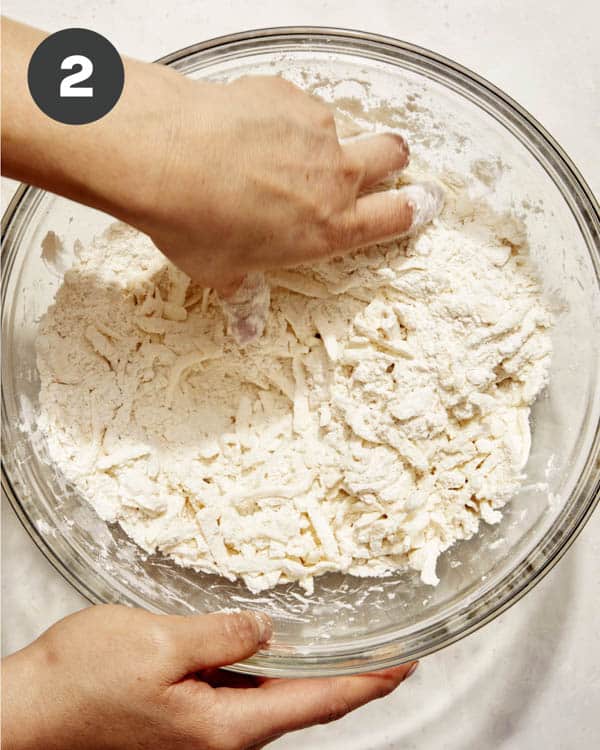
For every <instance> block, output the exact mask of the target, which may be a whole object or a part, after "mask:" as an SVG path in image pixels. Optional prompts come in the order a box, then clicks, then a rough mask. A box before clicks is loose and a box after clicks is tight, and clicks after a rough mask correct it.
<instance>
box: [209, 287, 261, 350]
mask: <svg viewBox="0 0 600 750" xmlns="http://www.w3.org/2000/svg"><path fill="white" fill-rule="evenodd" d="M219 300H220V302H221V307H222V308H223V312H224V314H225V319H226V320H227V328H228V332H229V333H230V334H231V335H232V336H233V338H234V339H235V340H236V342H237V343H238V344H239V345H240V346H246V344H250V343H252V342H253V341H255V340H256V339H258V338H260V336H262V334H263V331H264V330H265V326H266V324H267V318H268V316H269V306H270V304H271V290H270V287H269V285H268V284H267V280H266V278H265V276H264V274H262V273H249V274H248V275H247V276H244V278H243V279H242V281H241V283H240V284H239V286H238V287H237V288H236V289H235V290H232V289H231V288H230V289H229V290H228V291H227V292H226V293H221V294H219Z"/></svg>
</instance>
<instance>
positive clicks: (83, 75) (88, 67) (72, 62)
mask: <svg viewBox="0 0 600 750" xmlns="http://www.w3.org/2000/svg"><path fill="white" fill-rule="evenodd" d="M76 65H79V67H80V70H78V71H77V72H75V73H71V75H70V76H66V77H65V78H63V80H62V81H61V82H60V92H59V93H60V96H61V97H63V96H94V89H93V87H92V86H80V87H79V88H73V87H74V86H75V84H76V83H83V81H87V79H88V78H89V77H90V76H91V75H92V73H93V71H94V64H93V63H92V61H91V60H90V58H89V57H84V56H83V55H69V56H68V57H65V59H64V60H63V61H62V63H61V64H60V69H61V70H73V68H74V67H75V66H76Z"/></svg>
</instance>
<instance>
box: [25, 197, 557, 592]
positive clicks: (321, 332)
mask: <svg viewBox="0 0 600 750" xmlns="http://www.w3.org/2000/svg"><path fill="white" fill-rule="evenodd" d="M449 187H450V188H451V187H452V186H449ZM267 278H268V280H269V283H270V287H271V291H270V294H271V312H270V316H269V318H268V320H267V324H266V328H265V331H264V334H263V336H262V338H261V339H259V340H258V341H256V342H254V343H251V344H250V345H248V346H246V347H245V348H243V349H242V348H240V347H239V346H238V345H237V344H236V343H235V341H234V339H233V337H231V336H230V335H228V334H227V330H226V321H225V318H224V313H223V310H222V308H221V305H220V304H219V303H218V301H217V300H216V297H215V295H214V293H212V292H209V291H208V290H202V289H198V288H196V287H195V286H194V285H193V284H190V283H189V280H188V278H187V277H186V276H185V275H184V274H182V273H181V272H179V271H177V270H176V269H175V268H174V267H173V266H171V265H170V264H169V263H168V262H167V261H166V260H165V259H164V257H163V256H162V255H161V254H160V253H158V251H156V250H155V248H154V247H153V246H152V244H151V243H150V242H149V240H148V239H147V238H145V237H144V236H142V235H140V234H138V233H137V232H135V231H134V230H132V229H130V228H128V227H125V226H123V225H115V226H113V227H112V228H111V229H110V230H109V231H108V232H107V233H106V234H105V236H102V237H100V238H98V239H97V240H96V241H95V243H93V244H92V246H90V247H87V248H81V249H80V252H79V257H78V260H77V262H76V264H75V266H74V267H73V268H72V269H71V270H70V271H69V272H68V273H67V274H66V275H65V280H64V284H63V286H62V287H61V289H60V290H59V292H58V294H57V298H56V304H55V305H54V306H53V307H51V308H50V309H49V310H48V313H47V314H46V316H45V317H44V319H43V320H42V322H41V326H40V334H39V339H38V352H39V370H40V375H41V381H42V388H41V393H40V403H41V412H42V413H41V420H40V421H41V424H42V427H43V429H44V431H45V433H46V434H47V440H48V447H49V451H50V455H51V457H52V459H53V460H54V461H55V462H56V464H57V465H58V467H59V468H60V469H61V470H62V471H63V472H64V474H65V475H66V477H67V478H68V479H69V480H71V481H72V482H73V483H74V484H75V485H76V487H77V488H78V489H79V490H80V492H81V493H82V494H83V495H84V496H85V497H86V498H87V499H88V500H89V501H90V502H91V503H92V504H93V505H94V507H95V508H96V510H97V511H98V513H99V514H100V516H102V518H104V519H106V520H107V521H118V522H119V523H120V524H121V525H122V527H123V528H124V529H125V531H126V532H127V533H128V534H129V535H130V536H131V537H132V538H133V539H134V540H135V541H136V542H137V543H138V544H139V545H141V546H142V547H143V548H145V549H146V550H148V551H153V550H156V549H158V550H160V551H162V552H163V553H164V554H167V555H170V556H171V557H173V558H174V559H175V560H176V561H177V562H178V563H180V564H182V565H186V566H193V567H196V568H199V569H201V570H204V571H211V572H217V573H219V574H221V575H223V576H226V577H227V578H230V579H234V578H236V577H238V576H241V577H242V578H243V579H244V581H245V582H246V584H247V585H248V586H249V587H250V589H252V590H253V591H259V590H261V589H264V588H268V587H271V586H274V585H275V584H277V583H279V582H284V581H290V580H292V581H296V580H297V581H299V582H300V583H301V584H302V585H303V586H304V588H305V589H306V590H307V591H310V590H311V588H312V578H313V576H314V575H318V574H320V573H323V572H325V571H332V570H335V571H338V570H339V571H344V572H347V573H350V574H352V575H357V576H371V575H383V574H385V573H386V572H389V571H391V570H395V569H402V568H405V567H406V566H407V565H408V566H411V567H413V568H415V569H417V570H419V571H421V575H422V578H423V580H424V581H425V582H427V583H431V584H434V583H436V582H437V577H436V573H435V567H436V559H437V557H438V555H439V554H440V552H441V551H443V550H445V549H447V548H448V547H450V546H451V545H452V544H453V543H454V542H455V541H456V540H458V539H464V538H468V537H470V536H472V535H473V534H475V533H476V532H477V529H478V526H479V522H480V520H481V519H483V520H485V521H487V522H489V523H495V522H497V521H498V520H499V519H500V513H499V512H498V509H499V508H501V507H502V506H503V505H504V504H505V503H506V502H507V501H508V500H509V499H510V497H511V495H512V494H513V493H514V492H515V491H516V490H517V488H518V486H519V483H520V481H521V479H522V472H523V467H524V466H525V463H526V461H527V456H528V452H529V443H530V430H529V424H528V417H529V406H530V404H531V403H532V402H533V400H534V399H535V397H536V395H537V394H538V393H539V392H540V390H541V389H542V388H543V386H544V384H545V382H546V379H547V373H548V368H549V358H550V339H549V336H548V333H547V328H548V326H549V325H550V322H551V320H550V316H549V313H548V312H547V311H546V309H545V307H544V305H543V304H542V302H541V299H540V293H539V289H538V286H537V282H536V280H535V278H534V276H533V275H532V272H531V270H530V268H529V265H528V259H527V245H526V240H525V236H524V232H523V230H522V227H521V226H520V224H519V223H518V222H517V221H516V220H515V219H513V218H511V217H508V216H498V215H496V214H494V213H492V212H491V210H489V209H488V208H486V206H485V205H484V204H483V203H477V202H474V201H473V200H471V199H469V198H468V197H467V195H466V193H465V192H464V191H462V190H456V189H455V190H452V189H451V190H450V192H449V195H448V198H447V203H446V207H445V210H444V213H443V214H442V217H441V218H440V219H438V220H436V221H435V222H434V223H433V224H432V225H430V226H429V227H427V228H426V229H425V230H424V231H423V232H422V233H421V234H420V235H419V236H417V237H414V238H412V239H410V240H403V241H402V242H396V243H389V244H386V245H380V246H376V247H373V248H371V249H369V250H366V251H363V252H358V253H354V254H353V255H352V256H349V257H346V258H343V259H340V260H335V261H331V262H327V263H322V264H320V265H318V266H316V267H315V268H313V269H311V270H308V269H299V270H295V271H280V272H277V273H270V274H267Z"/></svg>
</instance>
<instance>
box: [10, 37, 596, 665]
mask: <svg viewBox="0 0 600 750" xmlns="http://www.w3.org/2000/svg"><path fill="white" fill-rule="evenodd" d="M162 62H163V63H166V64H167V65H170V66H172V67H173V68H175V69H177V70H179V71H181V72H182V73H184V74H186V75H190V76H194V77H201V76H202V77H211V78H217V79H227V78H232V77H236V76H239V75H242V74H246V73H271V74H272V73H277V72H282V73H283V74H285V75H286V76H287V77H289V78H291V79H292V80H295V81H298V82H299V83H301V84H302V85H304V86H305V87H306V88H309V89H310V90H311V91H313V92H314V93H316V94H319V95H321V96H323V97H324V98H326V99H330V100H335V101H336V102H337V104H338V107H339V109H340V110H341V111H342V113H344V112H345V114H346V115H347V116H348V117H350V118H356V117H364V119H365V121H367V122H369V121H370V122H374V121H377V122H378V123H380V124H383V125H384V126H388V127H389V126H391V127H396V128H399V129H400V130H401V131H404V132H406V134H407V136H408V138H409V139H410V142H411V146H412V153H413V161H414V162H415V163H416V164H417V165H420V166H421V167H427V166H428V164H429V161H428V160H430V159H432V158H434V159H435V164H432V165H431V170H432V171H434V170H436V169H441V168H442V166H443V167H444V169H452V170H454V172H455V173H456V174H458V175H460V174H461V173H463V177H464V176H467V177H468V178H469V180H471V181H472V182H473V184H474V185H475V186H476V187H478V188H479V189H480V190H481V191H483V193H486V191H487V193H486V194H487V195H488V197H489V199H490V200H493V201H494V202H496V203H497V204H498V205H499V206H500V207H501V206H505V207H510V208H511V209H512V210H513V211H517V212H520V213H521V214H523V215H524V219H525V222H526V225H527V230H528V234H529V239H530V243H531V252H532V254H533V257H534V259H535V263H536V265H537V268H538V270H539V274H540V277H541V281H542V284H543V287H544V291H545V293H546V296H547V299H548V300H549V303H550V305H551V306H552V307H553V309H554V310H555V312H556V326H555V328H554V330H553V333H552V335H553V343H554V356H553V362H552V372H551V380H550V385H549V387H548V388H547V390H546V392H545V393H544V394H543V395H542V396H541V397H540V398H539V399H538V401H537V402H536V404H535V406H534V409H533V415H532V429H533V442H532V448H531V455H530V459H529V462H528V464H527V469H526V471H527V479H526V481H525V483H524V486H523V488H522V490H521V491H520V492H519V494H518V495H517V496H516V497H515V498H514V499H513V501H512V502H511V503H510V504H509V506H507V508H506V510H505V514H504V519H503V521H502V522H501V523H500V524H499V525H496V526H488V525H486V524H482V528H481V533H480V534H479V535H478V536H477V537H476V538H474V539H472V540H470V541H467V542H463V543H460V544H458V545H456V546H455V547H454V548H453V549H451V550H450V551H449V552H447V553H446V554H445V555H444V556H443V557H442V558H441V560H440V562H439V567H438V572H439V574H440V577H441V583H440V584H439V586H438V587H437V588H432V587H429V586H425V585H423V584H422V583H420V582H419V580H418V578H417V576H416V575H415V574H412V573H403V574H398V575H394V576H390V577H389V578H383V579H357V578H352V577H345V576H341V575H326V576H323V577H321V578H319V579H317V581H316V586H315V593H314V595H313V596H312V597H306V596H304V595H303V594H302V592H301V590H300V589H299V588H298V587H297V586H293V585H286V586H280V587H278V588H276V589H275V590H273V591H270V592H265V593H262V594H260V595H257V596H252V595H251V594H249V592H248V590H247V589H246V588H245V587H244V586H243V584H241V583H231V582H228V581H226V580H224V579H222V578H218V577H215V576H209V575H204V574H200V573H196V572H193V571H190V570H186V569H184V568H180V567H177V566H176V565H175V564H174V563H172V562H171V561H169V560H168V559H167V558H165V557H162V556H161V555H150V556H149V555H147V554H145V553H144V552H142V550H140V549H139V548H138V547H137V546H136V545H135V544H133V543H132V542H131V541H129V540H128V539H127V538H126V537H125V535H124V534H123V532H122V531H121V530H120V529H119V528H118V527H115V526H109V525H107V524H105V523H104V522H102V521H101V520H100V519H99V518H98V517H97V516H96V514H95V513H94V511H93V510H92V508H91V507H90V506H89V505H88V504H87V503H86V502H85V501H84V500H83V499H82V498H81V497H80V496H78V494H77V493H76V492H75V491H74V490H73V488H72V487H69V486H68V485H67V484H66V483H65V482H64V480H63V479H62V478H61V476H60V474H59V473H58V472H57V471H56V470H55V469H54V467H53V466H52V464H51V462H49V460H48V457H47V454H46V451H45V447H44V440H43V437H41V436H40V435H39V433H38V432H37V431H36V408H37V394H38V390H39V382H38V375H37V369H36V362H35V351H34V339H35V335H36V326H37V322H38V320H39V318H40V316H41V315H42V314H43V313H44V311H45V310H46V308H47V307H48V305H49V304H50V302H51V300H52V297H53V295H54V293H55V291H56V289H57V287H58V285H59V284H60V281H61V274H62V271H63V270H64V268H66V267H67V266H68V265H69V264H70V262H71V258H72V247H73V242H74V241H75V239H80V240H81V241H82V242H86V241H88V240H89V239H90V238H91V237H92V236H93V235H94V234H97V233H99V232H100V231H102V229H103V228H104V227H105V226H106V225H107V223H109V222H110V221H111V219H110V217H107V216H105V215H103V214H101V213H98V212H96V211H93V210H91V209H88V208H85V207H82V206H80V205H76V204H74V203H71V202H70V201H67V200H65V199H63V198H59V197H56V196H54V195H50V194H48V193H45V192H43V191H41V190H37V189H34V188H31V187H25V186H22V187H20V188H19V190H18V191H17V193H16V195H15V197H14V199H13V201H12V203H11V204H10V206H9V208H8V210H7V212H6V215H5V217H4V226H3V229H4V242H3V249H2V259H3V265H4V276H3V281H2V305H3V307H2V322H3V353H4V357H3V362H2V379H3V385H4V388H3V396H2V409H3V428H2V437H3V440H4V448H5V450H4V459H3V474H2V481H3V488H4V490H5V492H6V494H7V495H8V498H9V500H10V502H11V504H12V506H13V508H14V510H15V512H16V513H17V515H18V516H19V518H20V519H21V521H22V522H23V524H24V526H25V528H26V529H27V530H28V532H29V533H30V535H31V537H32V538H33V540H34V541H35V543H36V544H37V545H38V547H39V548H40V549H41V550H42V551H43V553H44V554H45V555H46V557H47V558H48V560H49V561H50V562H51V563H52V564H53V565H54V566H55V567H56V568H57V569H58V570H59V571H60V572H61V573H62V574H63V575H64V577H65V578H66V579H67V580H68V581H70V582H71V583H72V584H73V585H74V586H75V587H76V588H77V589H78V591H80V592H81V593H82V594H83V595H85V596H86V597H88V599H90V600H91V601H93V602H122V603H126V604H130V605H137V606H142V607H146V608H148V609H149V610H153V611H158V612H169V613H190V612H204V611H210V610H220V609H224V608H232V607H241V606H245V607H250V608H260V609H262V610H265V611H267V612H269V613H270V614H271V615H272V617H273V619H274V625H275V637H274V642H273V645H272V646H270V647H269V648H268V649H266V650H264V651H261V652H259V653H258V654H256V655H255V656H254V657H252V658H251V659H248V660H247V661H245V662H243V663H242V664H239V665H236V668H237V669H239V670H240V671H244V672H249V673H254V674H262V675H270V676H284V675H287V676H290V675H318V674H320V675H323V674H342V673H350V672H360V671H366V670H371V669H379V668H384V667H388V666H391V665H393V664H398V663H400V662H402V661H406V660H409V659H414V658H418V657H422V656H424V655H425V654H428V653H430V652H432V651H435V650H436V649H439V648H442V647H443V646H445V645H447V644H449V643H452V642H453V641H455V640H457V639H459V638H462V637H463V636H465V635H467V634H468V633H470V632H472V631H473V630H475V629H476V628H478V627H480V626H481V625H482V624H484V623H486V622H488V621H490V620H491V619H493V618H494V617H496V616H497V615H498V614H499V613H500V612H502V611H503V610H504V609H506V608H507V607H508V606H510V605H511V604H513V603H514V602H516V601H518V600H519V599H520V598H521V596H523V594H524V593H525V592H526V591H528V590H529V589H530V588H531V587H532V586H533V585H534V584H535V583H537V582H538V581H539V580H540V579H541V578H542V577H543V575H544V574H545V573H546V572H547V571H548V570H549V569H550V568H551V567H552V566H553V565H554V564H555V563H556V561H557V560H558V559H559V558H560V556H561V555H562V554H563V553H564V552H565V550H566V549H567V548H568V546H569V545H570V544H571V543H572V541H573V540H574V538H575V537H576V536H577V534H578V532H579V531H580V530H581V528H582V527H583V525H584V523H585V522H586V520H587V519H588V518H589V516H590V514H591V512H592V510H593V508H594V506H595V504H596V502H597V500H598V493H599V475H598V456H599V451H600V442H599V431H598V426H599V416H600V393H599V389H598V387H597V382H598V364H599V344H600V335H599V327H600V325H599V320H600V316H599V309H600V291H599V290H600V287H599V264H600V217H599V210H598V204H597V203H596V201H595V199H594V197H593V195H592V193H591V191H590V189H589V188H588V187H587V186H586V184H585V182H584V181H583V179H582V177H581V175H580V174H579V173H578V172H577V170H576V169H575V167H574V166H573V164H572V163H571V162H570V160H569V159H568V157H567V156H566V155H565V154H564V152H563V151H562V150H561V148H560V147H559V146H558V145H557V144H556V143H555V142H554V141H553V139H552V138H551V137H550V136H549V135H548V134H547V133H546V132H545V131H544V129H543V128H542V127H541V126H540V125H539V124H538V123H537V122H536V121H535V120H534V119H533V118H532V117H531V116H530V115H529V114H527V112H525V111H524V110H523V109H522V108H521V107H519V106H518V105H517V104H516V103H515V102H513V101H512V100H510V99H509V98H508V97H507V96H506V95H504V94H503V93H502V92H500V91H498V90H497V89H496V88H494V87H493V86H492V85H490V84H489V83H487V82H486V81H484V80H482V79H481V78H479V77H478V76H476V75H475V74H473V73H472V72H470V71H469V70H466V69H464V68H462V67H460V66H459V65H457V64H456V63H453V62H451V61H450V60H447V59H444V58H442V57H440V56H439V55H436V54H434V53H432V52H429V51H427V50H424V49H420V48H417V47H414V46H412V45H410V44H406V43H403V42H398V41H395V40H392V39H387V38H384V37H378V36H374V35H370V34H363V33H358V32H351V31H341V30H333V29H320V28H289V29H272V30H262V31H255V32H249V33H245V34H238V35H234V36H228V37H224V38H220V39H216V40H213V41H209V42H204V43H202V44H199V45H197V46H195V47H190V48H188V49H185V50H182V51H181V52H177V53H174V54H173V55H170V56H169V57H167V58H164V59H163V60H162ZM365 110H366V111H365ZM48 230H52V231H54V232H56V233H57V234H58V235H59V236H60V238H61V240H62V243H63V245H64V251H63V252H62V253H58V254H55V257H53V258H52V257H50V255H51V253H49V251H48V249H49V245H48V243H46V250H45V251H44V252H42V250H41V243H42V240H43V238H44V237H45V236H46V234H47V232H48Z"/></svg>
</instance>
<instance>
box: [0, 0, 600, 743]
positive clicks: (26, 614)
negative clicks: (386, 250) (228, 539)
mask: <svg viewBox="0 0 600 750" xmlns="http://www.w3.org/2000/svg"><path fill="white" fill-rule="evenodd" d="M57 6H58V7H57ZM149 8H151V10H150V11H149V10H148V9H149ZM3 12H4V13H5V14H6V15H9V16H12V17H14V18H17V19H19V20H22V21H26V22H28V23H31V24H32V25H37V26H40V27H42V28H46V29H48V30H56V29H59V28H65V27H69V26H85V27H89V28H94V29H96V30H97V31H99V32H101V33H103V34H105V35H106V36H108V37H109V38H110V39H111V40H112V41H113V42H114V43H115V44H116V46H117V47H118V48H119V49H120V50H121V51H122V52H124V53H127V54H129V55H132V56H137V57H141V58H144V59H147V60H151V59H154V58H156V57H159V56H161V55H164V54H166V53H168V52H171V51H173V50H175V49H178V48H181V47H184V46H187V45H189V44H192V43H194V42H197V41H200V40H202V39H207V38H210V37H213V36H217V35H220V34H225V33H230V32H234V31H240V30H243V29H248V28H257V27H261V26H263V27H264V26H278V25H292V24H299V25H329V26H341V27H346V28H356V29H364V30H367V31H372V32H379V33H384V34H388V35H390V36H395V37H397V38H401V39H405V40H407V41H410V42H414V43H416V44H419V45H423V46H425V47H429V48H430V49H433V50H435V51H437V52H440V53H441V54H444V55H447V56H449V57H451V58H453V59H455V60H457V61H458V62H460V63H462V64H464V65H466V66H468V67H470V68H472V69H473V70H476V71H477V72H478V73H480V74H481V75H483V76H484V77H486V78H488V79H489V80H491V81H492V82H493V83H495V84H496V85H498V86H499V87H500V88H502V89H503V90H505V91H506V92H507V93H509V94H510V95H511V96H513V97H514V98H515V99H516V100H517V101H518V102H520V103H521V104H522V105H523V106H524V107H526V108H527V109H528V110H529V111H530V112H531V113H532V114H533V115H534V116H535V117H537V118H538V119H539V120H540V121H541V122H542V124H543V125H545V126H546V127H547V129H548V130H549V131H550V132H551V133H552V134H553V135H554V136H555V137H556V138H557V140H558V141H559V142H560V143H561V145H562V146H563V147H564V148H565V149H566V151H567V153H569V155H570V156H571V157H572V158H573V160H574V161H575V163H576V164H577V166H578V167H579V169H580V170H581V171H582V173H583V175H584V176H585V178H586V179H587V180H588V182H589V184H590V185H591V187H592V189H593V190H594V191H595V193H596V195H598V194H600V147H599V146H598V143H599V142H600V52H599V51H598V37H597V34H598V29H599V28H600V6H598V4H597V2H596V1H595V0H575V2H573V1H571V2H567V0H562V1H560V2H557V1H555V0H545V1H542V0H530V1H529V2H522V0H501V1H499V0H471V2H469V1H468V0H461V1H460V2H458V1H455V2H451V1H450V0H448V2H443V1H442V0H421V2H419V3H398V2H395V1H394V0H375V2H372V3H360V4H353V3H349V2H341V1H340V0H289V2H282V1H281V0H261V2H260V3H250V2H248V1H247V0H210V1H208V2H207V1H206V0H178V1H177V2H174V3H163V4H161V5H153V6H149V5H148V3H147V2H142V0H104V1H102V2H99V1H97V0H87V1H84V0H57V2H56V3H47V2H43V1H42V0H4V7H3ZM13 189H14V183H10V182H9V181H7V180H3V183H2V207H3V209H4V208H5V206H6V205H7V202H8V200H9V198H10V195H11V193H12V191H13ZM599 556H600V514H598V513H597V514H596V516H595V517H593V518H592V520H591V521H590V523H589V524H588V526H587V528H586V529H585V530H584V531H583V533H582V535H581V536H580V538H579V539H578V540H577V542H576V543H575V546H574V547H573V548H572V549H571V550H570V551H569V552H568V553H567V555H566V556H565V557H564V559H563V560H562V561H561V562H560V563H559V565H558V566H557V567H556V568H555V569H554V570H553V571H552V572H551V573H550V574H549V575H548V576H547V578H546V579H545V580H544V581H543V582H542V583H541V584H540V585H538V586H537V587H536V588H535V589H534V590H533V591H532V592H530V593H529V594H528V595H527V596H526V597H525V599H523V600H522V601H520V602H519V603H518V604H517V605H516V606H515V607H513V608H512V609H511V610H509V611H508V612H505V613H504V614H503V615H501V616H500V617H499V618H497V619H496V620H495V621H494V622H493V623H491V624H490V625H488V626H486V627H485V628H483V629H482V630H480V631H478V632H477V633H475V634H474V635H471V636H470V637H468V638H466V639H464V640H463V641H461V642H459V643H457V644H455V645H453V646H451V647H449V648H447V649H445V650H444V651H442V652H440V653H437V654H434V655H433V656H430V657H428V658H427V659H425V660H424V661H423V662H422V664H421V666H420V668H419V670H417V672H416V674H415V676H414V677H412V678H411V679H410V681H409V682H408V683H406V684H405V685H404V686H402V687H401V688H400V689H399V690H398V691H396V693H395V694H393V695H391V696H389V697H387V698H385V699H383V700H381V701H377V702H376V703H373V704H371V705H369V706H366V707H365V708H363V709H360V710H359V711H357V712H355V713H354V714H352V715H350V716H348V717H346V718H344V719H342V720H341V721H340V722H337V723H336V724H333V725H329V726H322V727H316V728H314V729H309V730H304V731H303V732H300V733H296V734H293V735H289V736H288V737H285V738H283V739H282V740H279V741H278V742H277V743H275V747H277V748H280V750H284V748H289V749H291V748H301V747H302V748H306V747H311V748H312V747H314V748H319V750H327V748H338V747H344V748H345V750H359V749H361V750H384V749H385V748H389V749H394V750H395V749H396V748H398V749H399V750H400V749H401V750H472V749H477V750H486V749H487V748H494V749H498V750H522V749H529V748H544V749H545V750H574V749H577V750H592V748H596V747H600V711H598V707H599V705H600V627H599V625H598V624H599V623H600V572H599V568H598V560H599ZM86 604H87V602H86V601H85V600H84V599H83V598H82V597H81V596H79V595H78V594H77V593H76V592H75V591H74V589H72V588H71V586H70V585H69V584H67V583H66V582H65V581H64V580H63V579H62V578H61V576H60V575H59V574H58V573H57V572H56V571H55V570H54V569H53V568H52V567H51V566H50V565H49V563H48V562H47V561H46V560H45V558H44V557H43V556H42V554H41V553H40V552H39V551H38V550H37V548H36V547H35V546H34V544H33V543H32V541H31V540H30V539H29V537H28V536H27V534H26V533H25V531H24V530H23V528H22V527H21V526H20V524H19V522H18V521H17V519H16V517H15V515H14V514H13V512H12V510H11V509H10V508H9V507H8V504H7V503H6V501H5V500H3V505H2V649H3V653H10V652H12V651H14V650H15V649H17V648H20V647H22V646H24V645H25V644H26V643H28V642H29V641H31V640H32V639H33V638H35V637H36V636H37V635H38V634H39V633H40V632H42V631H43V630H44V629H45V628H46V627H48V626H49V625H50V624H51V623H53V622H55V621H56V620H57V619H58V618H60V617H62V616H64V615H66V614H68V613H70V612H73V611H75V610H77V609H79V608H81V607H84V606H86Z"/></svg>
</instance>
